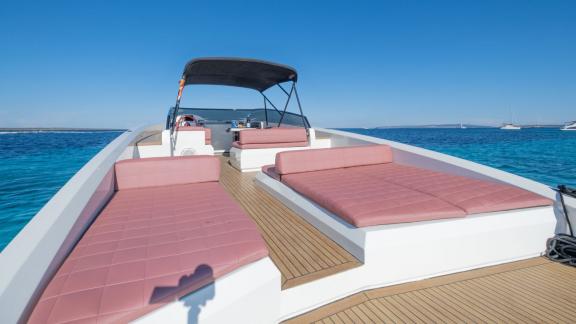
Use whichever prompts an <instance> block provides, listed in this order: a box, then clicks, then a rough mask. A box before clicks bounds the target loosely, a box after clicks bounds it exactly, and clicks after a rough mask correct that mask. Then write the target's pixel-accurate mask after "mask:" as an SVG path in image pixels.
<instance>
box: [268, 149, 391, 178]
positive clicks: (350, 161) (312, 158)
mask: <svg viewBox="0 0 576 324" xmlns="http://www.w3.org/2000/svg"><path fill="white" fill-rule="evenodd" d="M389 162H392V150H391V149H390V147H389V146H387V145H363V146H350V147H336V148H326V149H313V150H298V151H288V152H281V153H278V154H276V172H278V173H279V174H282V175H284V174H291V173H300V172H310V171H319V170H328V169H337V168H348V167H353V166H361V165H372V164H380V163H389Z"/></svg>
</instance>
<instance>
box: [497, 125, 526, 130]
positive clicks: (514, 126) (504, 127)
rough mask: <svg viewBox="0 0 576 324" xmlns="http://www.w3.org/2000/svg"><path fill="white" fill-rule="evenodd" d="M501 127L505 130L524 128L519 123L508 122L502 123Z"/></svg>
mask: <svg viewBox="0 0 576 324" xmlns="http://www.w3.org/2000/svg"><path fill="white" fill-rule="evenodd" d="M500 129H504V130H520V129H522V127H520V126H518V125H514V124H512V123H506V124H504V125H502V127H500Z"/></svg>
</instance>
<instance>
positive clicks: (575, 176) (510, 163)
mask: <svg viewBox="0 0 576 324" xmlns="http://www.w3.org/2000/svg"><path fill="white" fill-rule="evenodd" d="M344 130H347V131H350V132H354V133H359V134H363V135H369V136H374V137H379V138H384V139H388V140H392V141H397V142H402V143H406V144H411V145H415V146H420V147H424V148H427V149H430V150H434V151H438V152H442V153H446V154H449V155H453V156H457V157H460V158H464V159H467V160H471V161H474V162H478V163H481V164H484V165H488V166H491V167H494V168H497V169H500V170H504V171H507V172H510V173H514V174H517V175H521V176H523V177H526V178H529V179H533V180H536V181H538V182H541V183H544V184H547V185H550V186H554V187H555V186H556V185H557V184H566V185H569V186H576V131H561V130H559V129H546V128H530V129H522V130H519V131H510V130H501V129H495V128H468V129H446V128H445V129H441V128H426V129H422V128H421V129H416V128H415V129H407V128H404V129H400V128H390V129H356V128H353V129H344Z"/></svg>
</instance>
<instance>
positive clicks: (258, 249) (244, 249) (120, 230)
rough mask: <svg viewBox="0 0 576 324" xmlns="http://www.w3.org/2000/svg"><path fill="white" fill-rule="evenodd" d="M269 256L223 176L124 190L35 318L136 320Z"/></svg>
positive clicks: (44, 295)
mask: <svg viewBox="0 0 576 324" xmlns="http://www.w3.org/2000/svg"><path fill="white" fill-rule="evenodd" d="M267 255H268V251H267V248H266V246H265V244H264V241H263V240H262V238H261V236H260V233H259V231H258V229H257V227H256V225H255V224H254V223H253V221H252V220H251V219H250V218H249V217H248V216H247V215H246V214H245V213H244V212H243V211H242V210H241V208H240V207H239V206H238V205H237V204H236V203H235V202H234V201H233V200H232V199H231V198H230V197H229V196H228V194H227V193H226V192H225V191H224V189H222V188H221V187H220V185H219V184H218V183H217V182H207V183H197V184H182V185H172V186H162V187H149V188H138V189H128V190H121V191H119V192H117V193H116V194H115V195H114V197H113V198H112V200H111V201H110V202H109V203H108V205H107V206H106V207H105V209H104V210H103V211H102V212H101V213H100V215H99V216H98V217H97V218H96V220H95V222H94V223H93V224H92V225H91V226H90V228H89V229H88V231H87V232H86V234H85V235H84V236H83V237H82V239H81V240H80V242H79V243H78V244H77V245H76V247H75V248H74V249H73V251H72V253H71V254H70V255H69V256H68V258H67V259H66V260H65V262H64V263H63V264H62V266H61V267H60V268H59V270H58V271H57V273H56V274H55V276H54V277H53V278H52V279H51V281H50V283H49V284H48V286H47V287H46V289H45V290H44V291H43V293H42V295H41V297H40V299H39V301H38V303H37V304H36V306H35V307H34V309H33V311H32V314H31V316H30V318H29V322H30V323H68V322H72V321H74V322H76V321H77V322H85V323H96V322H98V323H118V322H122V323H125V322H129V321H131V320H134V319H136V318H138V317H140V316H142V315H144V314H146V313H148V312H150V311H152V310H154V309H156V308H158V307H161V306H162V305H165V304H166V303H169V302H172V301H177V300H178V298H180V297H182V296H184V295H186V294H188V293H190V292H193V291H195V290H197V289H199V288H201V287H203V286H205V285H207V284H210V283H211V282H213V281H214V280H215V279H217V278H219V277H222V276H223V275H225V274H227V273H230V272H232V271H234V270H236V269H238V268H240V267H242V266H244V265H247V264H249V263H251V262H254V261H257V260H259V259H262V258H264V257H266V256H267Z"/></svg>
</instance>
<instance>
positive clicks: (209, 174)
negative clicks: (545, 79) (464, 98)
mask: <svg viewBox="0 0 576 324" xmlns="http://www.w3.org/2000/svg"><path fill="white" fill-rule="evenodd" d="M298 77H299V75H298V73H297V71H296V69H294V68H292V67H290V66H286V65H281V64H276V63H272V62H266V61H261V60H254V59H241V58H200V59H194V60H192V61H190V62H188V63H187V64H186V66H185V68H184V72H183V74H182V77H181V79H180V83H179V89H178V95H177V99H176V103H175V105H174V107H172V108H170V109H169V111H168V113H167V115H166V121H165V122H162V123H161V124H157V125H148V126H142V127H139V128H135V129H132V130H130V131H127V132H125V133H123V134H122V135H120V136H119V137H118V138H116V139H115V140H114V141H113V142H111V143H110V144H109V145H108V146H106V147H105V148H104V149H103V150H102V151H100V152H99V153H98V154H97V155H96V156H95V157H94V158H92V159H91V160H90V161H89V162H88V163H87V164H86V165H85V166H84V167H83V168H82V169H81V170H80V171H79V172H78V173H77V174H75V175H74V176H73V177H72V178H71V179H70V180H69V181H68V183H66V185H65V186H64V187H63V188H62V189H61V190H60V191H58V193H57V194H56V195H55V196H54V197H53V198H52V199H51V200H50V201H49V202H48V203H47V204H46V205H45V206H44V207H43V208H42V209H41V210H40V211H39V212H38V214H37V215H36V216H35V217H34V218H33V219H32V220H31V221H30V222H29V223H28V224H27V225H26V226H25V228H24V229H23V230H22V231H21V232H20V233H19V234H18V235H17V236H16V237H15V238H14V240H13V241H12V242H11V243H10V244H9V245H8V246H7V247H6V249H5V250H4V251H3V252H2V254H0V264H1V267H0V273H1V277H0V322H2V323H24V322H27V323H72V322H74V323H124V322H136V323H278V322H283V321H285V322H287V323H302V322H306V323H308V322H322V323H341V322H386V321H389V322H414V321H422V322H446V321H452V322H477V321H478V322H480V321H483V322H492V321H494V322H497V321H511V322H512V321H518V322H524V321H537V322H539V321H542V322H546V321H551V322H563V321H565V322H570V321H572V320H573V319H574V316H575V315H576V314H575V311H574V310H575V309H576V298H575V297H576V295H575V293H574V292H575V291H576V284H575V282H576V280H575V279H576V273H575V271H574V269H572V268H569V267H566V266H564V265H560V264H557V263H551V262H550V261H548V260H547V259H544V258H543V257H541V255H542V253H543V251H544V250H545V245H546V240H547V239H548V238H549V237H552V236H553V235H554V234H555V233H561V232H564V231H565V230H566V224H565V222H563V221H562V219H564V217H563V216H562V217H561V216H560V214H559V213H561V209H560V208H557V207H558V201H557V196H556V195H557V194H556V192H555V191H554V190H552V189H551V188H549V187H548V186H546V185H543V184H540V183H537V182H534V181H532V180H529V179H525V178H522V177H519V176H516V175H513V174H510V173H506V172H504V171H500V170H496V169H493V168H490V167H487V166H484V165H480V164H477V163H474V162H471V161H467V160H463V159H460V158H456V157H452V156H448V155H445V154H441V153H438V152H433V151H429V150H426V149H423V148H419V147H415V146H410V145H406V144H402V143H398V142H393V141H388V140H383V139H378V138H374V137H370V136H364V135H358V134H353V133H350V132H345V131H340V130H333V129H325V128H318V127H313V125H311V124H310V122H309V121H308V118H306V116H305V115H304V112H303V107H302V102H301V98H300V97H299V94H298V90H297V81H298ZM194 85H226V86H234V87H242V88H247V89H252V90H255V91H257V92H258V93H260V94H261V96H262V101H261V102H262V104H263V106H262V107H261V108H255V109H217V108H214V109H207V108H186V107H181V105H180V102H181V98H182V96H183V93H184V90H185V88H187V87H189V86H190V87H191V86H194ZM271 88H277V89H278V91H279V92H280V93H283V94H284V95H285V99H286V100H285V101H284V102H282V103H278V102H273V100H272V99H271V96H269V95H268V91H269V89H271ZM288 108H292V109H291V110H294V111H289V109H288ZM565 202H566V206H567V207H568V210H570V211H573V210H574V208H575V207H576V199H571V198H566V201H565Z"/></svg>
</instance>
